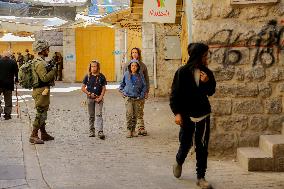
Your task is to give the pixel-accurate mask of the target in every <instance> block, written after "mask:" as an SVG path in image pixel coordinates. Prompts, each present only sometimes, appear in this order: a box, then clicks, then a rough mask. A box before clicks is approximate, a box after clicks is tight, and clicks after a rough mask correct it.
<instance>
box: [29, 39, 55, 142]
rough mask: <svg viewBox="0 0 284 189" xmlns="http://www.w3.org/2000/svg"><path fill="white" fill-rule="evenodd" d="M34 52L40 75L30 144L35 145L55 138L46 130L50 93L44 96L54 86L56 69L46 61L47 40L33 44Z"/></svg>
mask: <svg viewBox="0 0 284 189" xmlns="http://www.w3.org/2000/svg"><path fill="white" fill-rule="evenodd" d="M33 51H34V52H35V53H37V54H38V57H36V58H35V59H34V60H33V64H34V66H35V67H34V69H35V72H36V73H37V75H38V79H39V84H38V86H37V87H33V93H32V96H33V98H34V100H35V108H36V117H35V120H34V122H33V131H32V134H31V136H30V142H31V143H34V144H43V143H44V141H48V140H54V137H52V136H50V135H49V134H47V132H46V130H45V124H46V123H45V121H46V119H47V111H48V108H49V104H50V93H49V92H48V94H46V95H43V93H44V91H45V90H46V88H48V89H49V88H50V86H52V85H53V84H54V77H55V73H56V67H55V66H53V67H52V68H51V69H50V68H49V64H48V63H47V62H46V61H45V58H46V57H48V53H49V44H48V42H47V41H45V40H39V41H36V42H34V43H33ZM38 130H40V131H41V138H39V137H38Z"/></svg>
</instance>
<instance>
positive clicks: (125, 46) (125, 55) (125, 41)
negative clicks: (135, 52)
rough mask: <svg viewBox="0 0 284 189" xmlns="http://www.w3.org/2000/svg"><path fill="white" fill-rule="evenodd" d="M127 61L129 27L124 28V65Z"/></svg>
mask: <svg viewBox="0 0 284 189" xmlns="http://www.w3.org/2000/svg"><path fill="white" fill-rule="evenodd" d="M126 63H127V29H126V28H125V29H124V65H126Z"/></svg>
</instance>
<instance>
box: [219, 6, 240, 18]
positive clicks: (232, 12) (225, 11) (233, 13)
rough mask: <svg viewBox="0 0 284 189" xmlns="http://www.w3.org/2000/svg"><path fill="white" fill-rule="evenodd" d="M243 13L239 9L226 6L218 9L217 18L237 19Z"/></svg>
mask: <svg viewBox="0 0 284 189" xmlns="http://www.w3.org/2000/svg"><path fill="white" fill-rule="evenodd" d="M240 13H241V11H240V9H239V8H233V7H232V6H230V5H224V6H222V7H219V8H218V12H217V16H218V17H221V18H237V17H238V16H239V15H240Z"/></svg>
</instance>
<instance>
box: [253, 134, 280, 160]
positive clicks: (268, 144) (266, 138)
mask: <svg viewBox="0 0 284 189" xmlns="http://www.w3.org/2000/svg"><path fill="white" fill-rule="evenodd" d="M259 148H260V149H261V150H263V151H264V152H266V153H268V154H269V155H270V156H272V157H274V158H278V157H284V135H261V136H260V138H259Z"/></svg>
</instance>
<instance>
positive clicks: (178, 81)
mask: <svg viewBox="0 0 284 189" xmlns="http://www.w3.org/2000/svg"><path fill="white" fill-rule="evenodd" d="M199 69H200V70H201V71H204V72H205V73H206V74H207V76H208V77H209V80H208V81H207V82H205V83H203V82H199V87H198V86H197V85H196V82H195V80H194V68H193V67H192V66H191V65H189V64H187V65H185V66H182V67H181V68H179V69H178V70H177V71H176V73H175V76H174V80H173V83H172V91H171V95H170V107H171V109H172V112H173V113H174V114H175V115H176V114H181V115H183V116H190V117H201V116H204V115H206V114H208V113H210V112H211V106H210V103H209V100H208V97H207V96H211V95H213V94H214V93H215V87H216V81H215V78H214V75H213V73H212V71H210V70H209V69H208V68H207V67H205V66H203V65H201V66H200V67H199Z"/></svg>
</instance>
